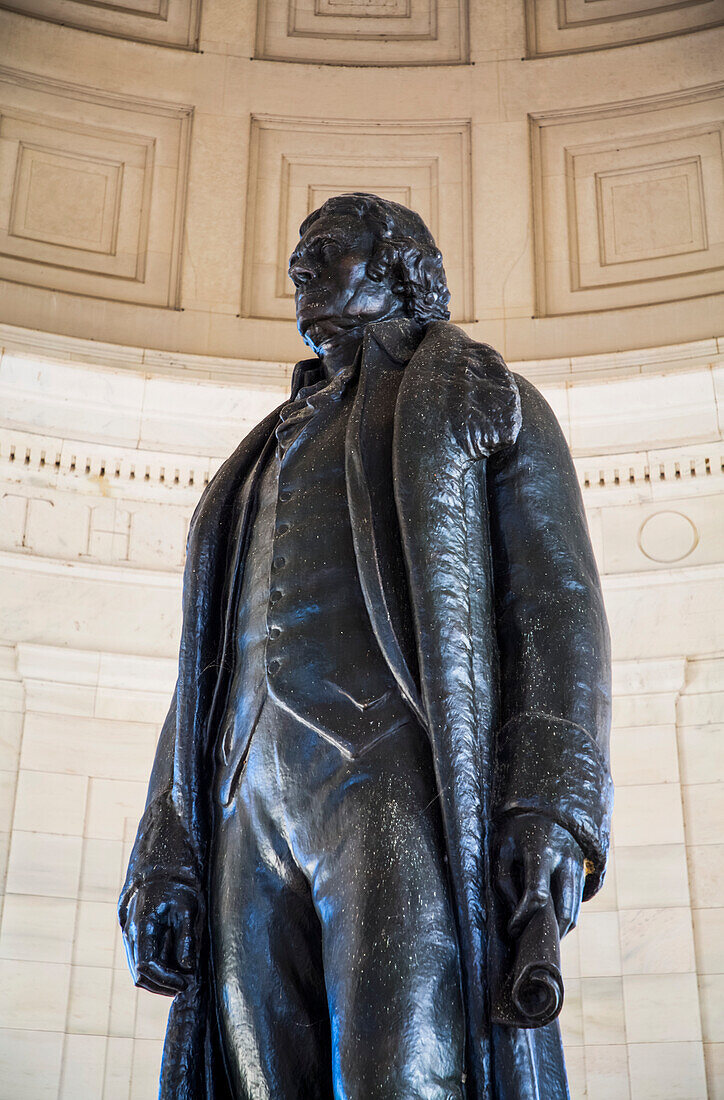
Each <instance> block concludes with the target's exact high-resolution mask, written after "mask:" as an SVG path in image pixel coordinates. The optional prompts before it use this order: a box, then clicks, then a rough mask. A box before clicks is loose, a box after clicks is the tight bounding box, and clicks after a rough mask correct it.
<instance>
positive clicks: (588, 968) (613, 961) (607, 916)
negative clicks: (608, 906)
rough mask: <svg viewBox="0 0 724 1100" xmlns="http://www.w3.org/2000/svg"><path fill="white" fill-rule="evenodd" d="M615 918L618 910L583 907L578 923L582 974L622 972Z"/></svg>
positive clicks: (603, 975)
mask: <svg viewBox="0 0 724 1100" xmlns="http://www.w3.org/2000/svg"><path fill="white" fill-rule="evenodd" d="M618 922H619V915H618V913H588V912H585V910H584V913H583V915H582V917H581V921H580V924H579V926H578V934H579V937H580V945H581V947H580V950H581V976H582V978H592V977H608V976H612V975H618V974H620V973H621V945H620V941H619V923H618Z"/></svg>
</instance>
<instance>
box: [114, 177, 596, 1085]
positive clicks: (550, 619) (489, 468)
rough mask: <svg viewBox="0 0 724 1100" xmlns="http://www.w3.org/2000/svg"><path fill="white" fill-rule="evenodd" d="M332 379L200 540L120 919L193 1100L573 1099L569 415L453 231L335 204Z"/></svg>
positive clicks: (586, 782) (581, 563) (306, 366)
mask: <svg viewBox="0 0 724 1100" xmlns="http://www.w3.org/2000/svg"><path fill="white" fill-rule="evenodd" d="M289 273H290V276H291V279H292V281H293V283H294V285H295V288H296V306H297V321H298V326H299V331H300V333H301V334H302V336H303V338H304V340H305V341H306V343H307V344H308V345H309V346H310V347H311V348H312V349H313V351H314V352H315V358H313V359H310V360H307V361H304V362H301V363H299V364H298V365H297V367H296V370H295V372H294V379H293V383H292V392H291V397H290V399H289V400H288V401H286V402H285V403H284V404H283V405H281V406H280V407H279V408H278V409H275V411H274V412H272V413H271V414H270V415H269V416H268V417H266V419H264V420H263V421H262V422H261V424H259V425H258V426H257V427H256V428H255V429H254V430H253V431H252V432H251V433H250V435H249V436H248V437H247V438H246V439H245V440H244V441H243V442H242V443H241V444H240V446H239V448H238V450H237V451H236V452H235V453H234V454H233V455H232V456H231V458H230V459H228V461H227V462H226V463H225V464H224V465H223V466H222V467H221V469H220V470H219V472H218V474H217V475H216V477H215V478H214V479H213V481H212V482H211V484H210V485H209V486H208V488H207V490H206V491H205V493H204V495H203V497H202V498H201V501H200V503H199V506H198V508H197V509H196V512H195V514H194V517H193V520H192V522H191V528H190V533H189V542H188V555H187V564H186V571H185V576H184V616H183V632H182V638H181V649H180V657H179V677H178V682H177V686H176V690H175V693H174V696H173V700H172V703H171V709H170V711H169V714H168V718H167V719H166V722H165V724H164V727H163V731H162V733H161V738H160V741H159V746H158V750H157V754H156V761H155V764H154V768H153V774H152V776H151V782H150V787H149V793H148V801H147V806H146V810H145V813H144V815H143V818H142V820H141V824H140V826H139V830H138V837H137V840H136V844H135V847H134V849H133V854H132V856H131V861H130V866H129V870H128V877H127V880H126V884H125V886H124V889H123V893H122V896H121V902H120V919H121V924H122V927H123V931H124V938H125V942H126V947H127V952H128V956H129V962H130V965H131V969H132V972H133V974H134V978H135V981H136V984H137V985H139V986H142V987H143V988H146V989H149V990H151V991H153V992H156V993H163V994H166V995H168V996H175V1000H174V1002H173V1005H172V1007H171V1012H170V1016H169V1024H168V1031H167V1036H166V1046H165V1051H164V1061H163V1068H162V1074H161V1096H162V1097H163V1098H164V1100H170V1098H174V1100H178V1098H186V1100H199V1098H201V1097H205V1098H208V1100H211V1098H212V1097H213V1098H215V1100H220V1098H225V1100H231V1098H233V1100H333V1098H335V1100H413V1098H415V1100H423V1098H424V1100H453V1098H455V1100H460V1098H463V1097H465V1098H467V1100H524V1098H525V1100H527V1098H529V1097H533V1096H540V1097H545V1098H546V1100H557V1098H562V1097H566V1096H567V1095H568V1090H567V1085H566V1077H565V1068H564V1063H563V1053H562V1048H561V1041H560V1033H559V1029H558V1024H557V1022H556V1021H555V1019H554V1017H555V1015H556V1013H557V1011H558V1009H559V1007H560V1000H561V996H562V988H561V985H560V976H559V974H558V971H557V965H556V964H557V954H556V953H557V948H558V935H559V934H560V935H561V936H563V935H565V934H566V932H567V931H568V930H569V929H570V928H572V927H573V925H574V924H575V922H576V919H577V916H578V910H579V906H580V903H581V899H582V897H583V898H586V897H590V896H592V895H593V894H594V893H595V891H596V890H597V889H598V887H599V886H600V883H601V881H602V878H603V873H604V867H605V859H606V851H607V847H608V836H609V819H610V809H611V783H610V777H609V771H608V757H607V739H608V727H609V711H610V691H609V657H608V632H607V627H606V619H605V615H604V610H603V604H602V600H601V592H600V586H599V581H598V575H597V572H596V566H595V563H594V559H593V554H592V551H591V546H590V542H589V537H588V533H587V529H586V522H585V518H584V513H583V507H582V503H581V497H580V493H579V488H578V483H577V479H576V475H575V472H574V469H573V465H572V462H571V458H570V455H569V452H568V449H567V447H566V444H565V441H564V439H563V436H562V434H561V432H560V429H559V427H558V424H557V422H556V420H555V417H554V416H553V414H552V412H551V410H550V409H549V407H548V406H547V404H546V403H545V401H544V400H543V399H542V397H541V396H540V394H538V392H537V391H536V390H535V389H534V387H533V386H531V385H530V384H529V383H528V382H526V381H525V380H524V379H523V378H516V377H514V376H513V375H512V374H510V372H509V371H508V369H507V367H506V366H505V363H504V362H503V360H502V359H501V357H500V356H499V355H498V354H497V353H496V352H495V351H494V350H493V349H492V348H490V347H488V346H486V345H484V344H479V343H476V342H475V341H473V340H471V339H470V338H469V337H468V336H467V335H466V334H465V333H464V332H462V331H461V330H460V329H459V328H456V327H455V326H454V325H452V324H450V322H449V320H448V318H449V311H448V300H449V292H448V290H447V286H446V282H445V273H444V270H443V266H442V258H441V256H440V253H439V251H438V249H437V248H436V246H435V242H434V240H433V239H432V236H431V235H430V233H429V231H428V230H427V228H426V227H425V225H424V224H423V222H422V220H421V219H420V218H419V217H418V216H417V215H416V214H414V213H413V212H412V211H410V210H407V209H405V208H404V207H402V206H399V205H398V204H396V203H393V202H388V201H385V200H382V199H380V198H377V197H376V196H374V195H366V194H351V195H341V196H338V197H336V198H333V199H330V200H328V201H327V202H326V203H324V205H323V206H322V207H321V208H320V209H319V210H317V211H315V212H314V213H313V214H310V215H309V217H308V218H307V219H306V221H305V222H304V223H303V225H302V226H301V230H300V240H299V244H298V245H297V247H296V248H295V250H294V252H293V254H292V256H291V260H290V265H289Z"/></svg>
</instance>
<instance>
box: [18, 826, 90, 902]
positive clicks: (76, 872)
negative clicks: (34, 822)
mask: <svg viewBox="0 0 724 1100" xmlns="http://www.w3.org/2000/svg"><path fill="white" fill-rule="evenodd" d="M82 844H83V841H82V839H81V838H80V837H79V836H58V835H56V834H53V833H37V832H34V833H23V832H21V831H20V830H19V829H15V830H14V832H13V834H12V843H11V845H10V856H9V859H8V872H7V880H6V890H7V893H8V894H40V895H42V896H43V897H56V898H75V897H77V894H78V880H79V877H80V861H81V848H82Z"/></svg>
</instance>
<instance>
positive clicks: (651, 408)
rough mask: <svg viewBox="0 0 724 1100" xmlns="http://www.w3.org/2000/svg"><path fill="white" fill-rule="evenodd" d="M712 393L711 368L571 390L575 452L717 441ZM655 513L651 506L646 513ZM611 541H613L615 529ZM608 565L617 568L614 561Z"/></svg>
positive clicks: (575, 387) (582, 386)
mask: <svg viewBox="0 0 724 1100" xmlns="http://www.w3.org/2000/svg"><path fill="white" fill-rule="evenodd" d="M713 392H714V390H713V383H712V376H711V371H709V370H700V371H699V370H697V371H691V372H690V373H689V372H686V373H682V374H679V375H676V376H674V377H672V376H669V375H646V376H645V377H644V376H640V377H638V378H625V379H623V378H621V379H611V380H610V381H609V382H607V383H606V386H605V387H604V388H603V389H602V388H601V387H599V386H588V385H579V386H574V387H572V388H571V390H570V393H569V405H570V412H571V425H572V430H571V444H572V447H573V449H574V452H578V453H581V452H582V451H583V450H584V449H585V450H587V451H588V452H589V453H595V454H606V453H608V452H611V451H618V450H622V449H628V447H629V442H630V440H631V439H632V438H633V437H634V436H635V437H636V439H637V447H639V448H641V449H642V450H643V449H645V448H647V447H659V446H673V445H674V443H675V442H676V441H677V440H680V441H681V442H687V443H691V442H692V441H693V440H696V439H702V440H704V439H711V438H716V436H717V435H718V433H719V428H718V424H717V422H716V404H715V403H714V402H713V400H712V397H713ZM634 425H635V427H634ZM653 511H655V508H652V509H650V512H653ZM604 537H605V536H604ZM609 537H610V538H611V539H614V538H615V537H616V533H615V531H612V532H611V533H610V536H609ZM611 564H612V565H615V558H612V562H611ZM642 564H643V563H642Z"/></svg>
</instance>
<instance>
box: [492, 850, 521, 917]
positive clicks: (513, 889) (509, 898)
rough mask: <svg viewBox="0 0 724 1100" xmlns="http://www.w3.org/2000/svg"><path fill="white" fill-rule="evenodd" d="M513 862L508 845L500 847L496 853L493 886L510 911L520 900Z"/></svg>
mask: <svg viewBox="0 0 724 1100" xmlns="http://www.w3.org/2000/svg"><path fill="white" fill-rule="evenodd" d="M514 862H515V861H514V859H513V857H512V855H511V853H510V850H509V847H508V845H501V847H500V850H499V852H498V866H497V874H496V879H495V885H496V887H497V889H498V892H499V893H500V894H501V896H502V897H503V898H504V899H505V901H506V902H507V904H508V906H509V908H510V909H515V907H516V905H517V904H518V901H519V899H520V890H519V888H518V885H517V883H516V877H515V875H514V873H513V869H514Z"/></svg>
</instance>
